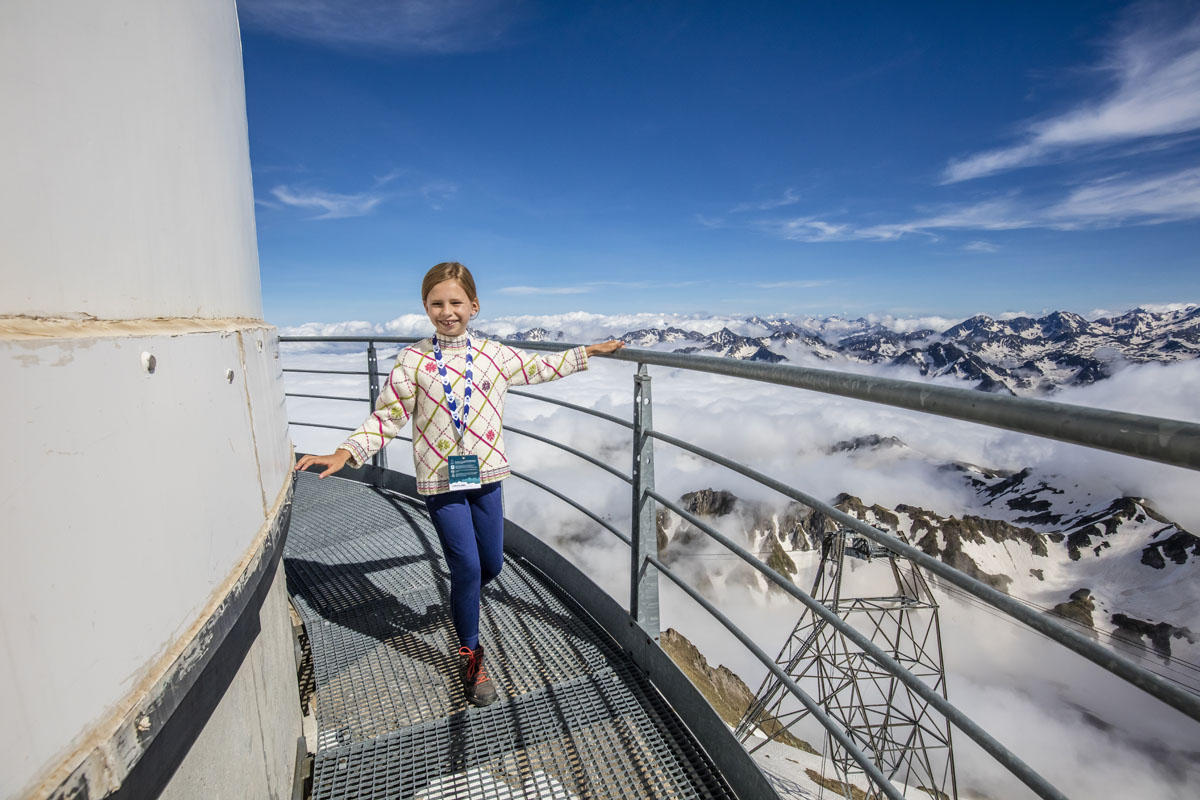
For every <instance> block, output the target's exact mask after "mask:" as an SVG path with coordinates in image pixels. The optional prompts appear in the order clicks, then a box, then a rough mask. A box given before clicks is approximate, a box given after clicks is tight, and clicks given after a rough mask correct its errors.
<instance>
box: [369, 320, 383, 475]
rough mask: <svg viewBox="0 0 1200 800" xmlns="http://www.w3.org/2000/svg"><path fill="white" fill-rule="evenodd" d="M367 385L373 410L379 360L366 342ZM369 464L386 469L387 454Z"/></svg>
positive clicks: (370, 344) (377, 384) (380, 453)
mask: <svg viewBox="0 0 1200 800" xmlns="http://www.w3.org/2000/svg"><path fill="white" fill-rule="evenodd" d="M367 385H368V386H369V387H370V389H371V410H372V411H374V410H375V401H376V400H378V399H379V359H378V357H377V356H376V353H375V342H374V341H369V342H367ZM371 463H372V464H374V465H375V466H377V467H379V468H380V469H387V454H386V453H384V452H383V451H382V450H380V451H379V452H378V453H376V454H375V457H374V458H372V459H371Z"/></svg>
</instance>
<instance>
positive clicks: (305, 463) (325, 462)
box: [296, 450, 350, 478]
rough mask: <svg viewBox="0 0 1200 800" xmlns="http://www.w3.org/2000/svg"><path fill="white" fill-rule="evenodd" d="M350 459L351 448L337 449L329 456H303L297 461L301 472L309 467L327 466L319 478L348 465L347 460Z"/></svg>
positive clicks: (297, 467) (297, 466)
mask: <svg viewBox="0 0 1200 800" xmlns="http://www.w3.org/2000/svg"><path fill="white" fill-rule="evenodd" d="M349 460H350V451H349V450H335V451H333V452H332V453H330V454H329V455H327V456H313V455H307V456H301V457H300V460H299V461H297V462H296V471H297V472H301V471H303V470H306V469H308V468H309V467H325V471H324V472H322V473H321V474H320V475H318V476H317V477H318V478H324V477H325V476H326V475H332V474H333V473H335V472H337V471H338V470H340V469H341V468H342V467H344V466H346V462H347V461H349Z"/></svg>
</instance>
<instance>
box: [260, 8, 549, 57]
mask: <svg viewBox="0 0 1200 800" xmlns="http://www.w3.org/2000/svg"><path fill="white" fill-rule="evenodd" d="M526 6H527V4H526V3H525V2H522V0H404V2H392V0H241V1H240V2H239V3H238V15H239V17H240V19H241V21H242V24H243V25H245V26H246V27H250V28H258V29H261V30H266V31H269V32H271V33H274V34H277V35H279V36H285V37H288V38H293V39H302V40H306V41H312V42H317V43H318V44H322V45H325V46H328V47H334V48H339V49H352V48H353V49H360V48H364V47H365V48H372V49H379V50H396V51H401V52H414V53H461V52H472V51H478V50H488V49H492V48H495V47H498V46H501V45H503V44H504V43H505V42H506V41H507V39H508V36H509V33H510V31H511V29H512V28H513V27H514V26H515V25H516V24H517V23H518V22H519V21H520V20H521V19H522V18H523V17H524V15H525V14H526V13H527V12H526Z"/></svg>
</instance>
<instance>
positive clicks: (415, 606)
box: [284, 474, 733, 800]
mask: <svg viewBox="0 0 1200 800" xmlns="http://www.w3.org/2000/svg"><path fill="white" fill-rule="evenodd" d="M284 560H285V565H286V570H287V579H288V591H289V593H290V594H291V595H292V602H293V604H294V605H295V607H296V610H297V611H298V612H299V614H300V617H301V619H302V621H303V622H304V626H305V629H306V631H307V633H308V638H309V643H310V645H311V648H312V657H313V673H314V678H315V684H316V695H315V701H314V702H315V714H316V719H317V728H318V737H317V738H318V741H317V754H316V758H315V763H314V766H313V793H312V796H313V798H314V799H318V798H320V799H322V800H323V799H324V798H337V799H338V800H341V799H342V798H347V799H349V798H364V799H365V798H380V799H381V800H382V799H383V798H387V800H393V798H424V799H426V800H434V798H466V797H470V798H489V799H491V798H495V799H497V800H499V799H503V800H508V798H561V799H562V800H566V799H567V798H580V799H581V800H582V798H663V797H666V798H726V797H728V798H732V797H733V794H732V792H731V791H730V789H729V788H728V786H727V784H726V782H725V781H724V780H723V779H722V778H721V776H720V775H719V774H718V773H717V772H716V770H715V768H714V767H713V765H712V763H711V761H710V760H709V759H708V757H707V755H706V754H705V753H704V752H703V751H702V750H701V748H700V747H699V746H698V745H697V743H696V741H695V739H694V738H693V737H692V735H691V734H690V733H689V732H688V730H687V729H686V728H685V727H684V726H683V724H682V723H681V722H680V721H679V719H678V717H677V716H676V715H675V713H674V712H673V711H672V710H671V709H670V708H669V707H668V706H667V704H666V703H665V702H664V700H663V699H662V697H661V696H660V695H659V694H658V692H657V691H656V690H655V689H654V687H653V686H651V685H650V684H649V682H648V681H647V680H646V679H645V677H644V676H643V675H642V673H641V671H640V670H638V669H637V667H635V666H634V665H633V663H632V662H631V661H630V660H629V659H628V657H627V656H626V655H624V654H623V653H622V652H621V650H620V648H619V647H618V646H617V645H616V644H615V643H614V642H613V641H612V639H611V638H609V637H608V635H607V634H606V633H605V632H604V631H603V630H602V629H601V628H600V627H599V626H598V625H597V624H596V623H595V622H593V621H592V620H591V619H590V617H588V616H587V615H586V613H584V612H583V611H582V610H581V609H579V608H578V607H577V606H576V605H575V604H574V602H572V601H571V600H570V599H569V598H568V597H567V595H566V593H565V592H564V591H563V590H562V589H561V588H559V587H558V586H556V585H554V584H553V583H551V582H550V581H549V580H547V579H546V578H545V577H544V576H543V575H541V573H539V572H537V571H536V570H533V569H532V568H531V567H529V566H528V565H526V564H525V563H524V562H523V561H521V560H520V559H517V558H513V557H512V556H511V554H508V553H506V555H505V565H504V571H503V572H502V573H501V575H500V577H499V578H498V579H497V580H496V581H494V582H493V583H492V584H491V585H489V586H488V587H487V588H486V589H485V590H484V600H483V610H482V614H481V618H480V638H481V640H482V641H483V642H484V645H485V647H487V648H488V654H489V658H488V672H489V674H490V675H491V676H492V680H493V681H494V682H495V683H496V688H497V690H498V692H499V694H500V701H499V702H497V703H495V704H493V705H491V706H488V707H486V708H475V707H474V706H471V705H469V704H467V702H466V701H465V700H464V699H463V695H462V691H461V689H460V688H459V683H458V676H457V659H456V655H455V654H456V650H457V643H456V641H455V639H454V635H453V632H452V630H453V628H452V625H451V621H450V615H449V611H448V608H449V586H448V572H447V569H446V564H445V561H444V560H443V558H442V555H441V548H440V546H439V544H438V541H437V535H436V534H435V533H434V531H433V527H432V525H431V524H430V522H429V518H428V516H427V515H426V513H425V507H424V503H422V502H421V501H420V500H414V499H410V498H406V497H403V496H401V495H397V494H392V493H390V492H386V491H383V490H379V489H375V488H372V487H369V486H365V485H363V484H359V483H355V482H352V481H348V480H342V479H338V478H326V479H324V480H317V479H316V477H315V476H314V475H311V474H301V475H299V476H297V485H296V493H295V500H294V505H293V510H292V521H291V529H290V531H289V533H288V539H287V545H286V549H285V551H284Z"/></svg>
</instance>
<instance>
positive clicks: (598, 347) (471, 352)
mask: <svg viewBox="0 0 1200 800" xmlns="http://www.w3.org/2000/svg"><path fill="white" fill-rule="evenodd" d="M421 300H422V302H423V303H424V304H425V313H427V314H428V315H429V321H430V322H431V323H433V328H434V334H433V336H431V337H430V338H428V339H422V340H421V341H420V342H417V343H416V344H414V345H410V346H409V347H406V348H405V349H404V350H403V351H401V353H400V355H399V356H398V357H397V359H396V366H395V367H393V368H392V372H391V375H390V376H389V377H388V381H387V385H386V386H384V387H383V388H382V390H381V391H380V393H379V399H378V401H376V403H375V413H373V414H372V415H371V416H370V417H368V418H367V420H366V422H364V423H363V424H362V425H361V426H360V427H359V428H358V430H356V431H355V432H354V433H352V434H350V437H349V438H348V439H346V441H345V442H343V443H342V444H341V445H340V446H339V447H338V449H337V450H336V451H335V452H334V453H332V454H330V455H325V456H312V455H307V456H304V457H303V458H301V459H300V461H299V462H298V463H297V464H296V469H297V470H303V469H307V468H308V467H310V466H313V465H316V466H321V467H325V470H324V471H323V472H321V474H320V477H322V478H324V477H325V476H326V475H332V474H333V473H335V472H337V471H338V470H340V469H341V468H342V467H344V466H346V465H347V464H349V465H350V466H352V467H359V466H362V465H363V464H365V463H366V462H367V461H369V460H370V459H371V456H373V455H374V454H375V453H377V452H379V450H380V449H381V448H383V446H384V445H385V444H387V443H388V441H390V440H391V439H392V438H394V437H395V436H397V435H399V433H400V431H401V430H402V429H403V428H404V425H405V424H406V423H407V422H408V420H409V419H410V418H412V419H413V437H412V440H413V465H414V467H415V468H416V475H417V491H418V492H419V493H421V494H422V495H423V496H424V497H425V505H426V507H427V508H428V509H429V516H430V518H431V519H432V520H433V526H434V528H435V529H436V530H437V534H438V538H439V539H440V540H441V543H442V552H443V553H444V554H445V556H446V561H447V562H448V563H449V565H450V605H451V613H452V615H453V617H454V629H455V631H456V632H457V634H458V642H459V650H458V658H459V672H460V674H461V676H462V680H463V687H464V689H465V691H466V695H467V699H468V700H470V701H471V702H472V703H474V704H475V705H479V706H484V705H487V704H489V703H492V702H494V701H495V700H496V689H495V687H494V686H493V685H492V682H491V680H490V679H489V678H488V676H487V672H486V671H485V670H484V666H483V646H482V645H481V644H479V596H480V590H481V589H482V588H483V587H484V586H486V585H487V583H488V582H489V581H491V580H492V579H493V578H495V577H496V576H497V575H499V574H500V568H501V567H502V566H503V563H504V505H503V502H502V500H501V495H500V481H502V480H504V479H505V478H506V477H508V474H509V467H508V459H507V458H506V457H505V455H504V435H503V430H504V428H503V414H504V394H505V392H506V391H507V390H508V387H509V386H522V385H528V384H534V383H542V382H543V381H552V380H557V379H558V378H563V377H566V376H567V375H570V374H571V373H572V372H576V371H578V370H584V369H587V359H588V356H590V355H595V354H600V353H611V352H613V351H614V350H617V349H619V348H621V347H623V346H624V342H621V341H618V340H612V341H608V342H603V343H601V344H592V345H588V346H587V347H576V348H573V349H571V350H567V351H566V352H563V353H557V354H555V355H550V356H545V357H534V356H531V355H529V354H528V353H523V352H521V351H519V350H514V349H513V348H511V347H507V346H505V345H502V344H498V343H496V342H492V341H489V340H487V339H479V338H475V339H472V338H471V336H470V335H469V334H468V333H467V323H468V322H470V321H471V319H472V318H473V317H474V316H475V315H476V314H478V313H479V297H478V296H477V295H476V293H475V280H474V279H473V278H472V277H471V273H470V272H469V271H468V270H467V268H466V267H464V266H463V265H462V264H459V263H458V262H455V261H448V262H444V263H442V264H438V265H437V266H435V267H434V268H433V269H431V270H429V272H428V273H426V275H425V280H423V281H422V282H421Z"/></svg>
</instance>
